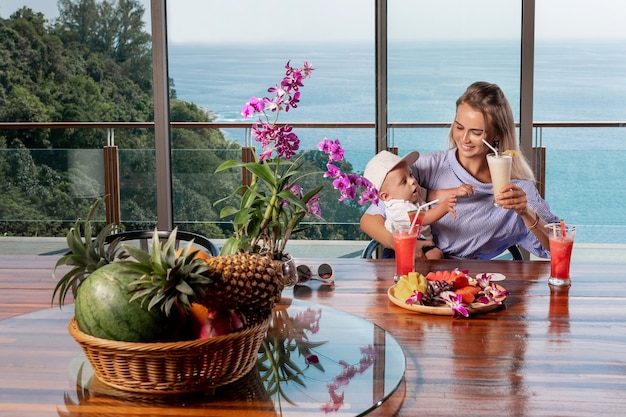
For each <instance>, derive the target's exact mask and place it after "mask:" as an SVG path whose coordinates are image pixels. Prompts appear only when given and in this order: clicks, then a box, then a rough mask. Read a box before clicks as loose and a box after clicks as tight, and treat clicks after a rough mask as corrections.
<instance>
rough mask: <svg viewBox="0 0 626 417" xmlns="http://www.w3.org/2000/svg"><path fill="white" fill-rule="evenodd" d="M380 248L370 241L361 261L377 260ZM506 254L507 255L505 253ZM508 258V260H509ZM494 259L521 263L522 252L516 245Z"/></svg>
mask: <svg viewBox="0 0 626 417" xmlns="http://www.w3.org/2000/svg"><path fill="white" fill-rule="evenodd" d="M379 247H381V245H380V243H378V242H377V241H375V240H373V239H372V240H370V242H369V243H368V244H367V246H366V247H365V249H363V252H362V253H361V258H363V259H376V258H378V248H379ZM507 252H508V253H507ZM509 256H510V258H509ZM496 258H498V259H513V260H516V261H521V260H523V259H524V257H523V256H522V252H521V251H520V248H519V247H518V246H517V245H513V246H511V247H509V248H508V249H507V250H506V251H505V252H503V254H502V255H498V256H497V257H496Z"/></svg>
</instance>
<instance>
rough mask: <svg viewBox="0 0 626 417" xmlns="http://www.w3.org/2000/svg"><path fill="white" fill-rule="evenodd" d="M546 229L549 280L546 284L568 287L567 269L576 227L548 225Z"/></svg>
mask: <svg viewBox="0 0 626 417" xmlns="http://www.w3.org/2000/svg"><path fill="white" fill-rule="evenodd" d="M546 227H547V228H548V231H549V239H550V278H548V284H550V285H553V286H555V287H562V286H570V285H571V281H570V276H569V269H570V268H569V267H570V263H571V260H572V249H573V248H574V237H575V236H576V226H571V225H566V226H565V227H564V228H563V226H562V225H561V223H550V224H547V225H546Z"/></svg>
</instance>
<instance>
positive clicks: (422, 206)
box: [409, 198, 439, 230]
mask: <svg viewBox="0 0 626 417" xmlns="http://www.w3.org/2000/svg"><path fill="white" fill-rule="evenodd" d="M438 202H439V199H438V198H436V199H434V200H433V201H430V202H428V203H424V204H422V205H421V206H419V207H418V208H417V214H416V215H415V217H413V221H412V222H411V227H410V228H409V230H413V228H414V227H415V223H417V218H418V217H419V215H420V211H422V210H423V209H425V208H426V207H428V206H430V205H433V204H436V203H438Z"/></svg>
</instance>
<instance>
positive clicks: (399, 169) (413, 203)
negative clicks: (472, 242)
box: [363, 151, 474, 259]
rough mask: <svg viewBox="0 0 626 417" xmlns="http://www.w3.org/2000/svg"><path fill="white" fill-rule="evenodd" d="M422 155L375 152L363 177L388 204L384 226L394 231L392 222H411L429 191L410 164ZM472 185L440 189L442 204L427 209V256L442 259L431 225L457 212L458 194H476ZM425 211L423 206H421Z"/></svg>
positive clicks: (424, 229)
mask: <svg viewBox="0 0 626 417" xmlns="http://www.w3.org/2000/svg"><path fill="white" fill-rule="evenodd" d="M417 158H419V153H418V152H410V153H408V154H407V155H405V156H404V157H403V158H400V157H399V156H397V155H395V154H393V153H391V152H389V151H381V152H379V153H378V154H376V155H375V156H374V157H373V158H372V159H371V160H370V161H369V162H368V163H367V166H366V167H365V172H364V173H363V176H364V177H365V178H367V179H368V180H369V181H370V182H371V183H372V184H373V185H374V187H375V188H376V190H377V191H378V198H379V199H380V201H382V202H383V204H385V216H386V217H385V227H386V228H387V230H389V231H391V230H392V225H393V224H398V223H406V224H409V223H410V218H409V212H411V211H415V210H417V208H418V206H420V205H423V204H425V203H426V199H427V190H426V189H424V188H422V187H420V186H419V184H418V183H417V180H416V179H415V178H414V177H413V174H412V173H411V165H412V164H413V163H414V162H415V161H417ZM473 192H474V190H473V187H472V186H470V185H468V184H463V185H461V186H459V187H458V188H454V189H449V190H440V192H439V195H441V196H442V197H441V198H440V201H439V204H437V205H436V206H434V207H433V208H431V209H430V210H427V211H426V212H425V215H424V217H423V221H422V224H423V225H422V230H421V236H420V238H419V239H420V240H422V241H423V242H422V245H423V246H422V251H423V252H424V255H425V256H426V258H427V259H442V258H443V252H442V251H441V249H439V248H438V247H436V246H435V245H434V243H433V242H432V239H433V236H432V234H431V232H430V227H429V226H428V225H430V224H432V223H434V222H436V221H437V220H439V219H440V218H442V217H443V216H445V215H446V214H448V213H450V215H451V216H454V215H455V211H454V207H455V205H456V196H457V195H470V194H473ZM422 210H424V209H422Z"/></svg>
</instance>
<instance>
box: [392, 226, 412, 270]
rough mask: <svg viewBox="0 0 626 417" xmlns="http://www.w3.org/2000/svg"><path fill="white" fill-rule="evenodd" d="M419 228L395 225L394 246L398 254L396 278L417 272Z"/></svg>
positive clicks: (393, 231) (393, 230)
mask: <svg viewBox="0 0 626 417" xmlns="http://www.w3.org/2000/svg"><path fill="white" fill-rule="evenodd" d="M418 229H419V227H416V226H414V227H411V226H410V225H409V224H406V223H403V224H394V225H393V229H392V233H393V244H394V250H395V252H396V278H400V277H401V276H402V275H406V274H408V273H409V272H412V271H414V270H415V245H416V243H417V238H418V236H419V230H418Z"/></svg>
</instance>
